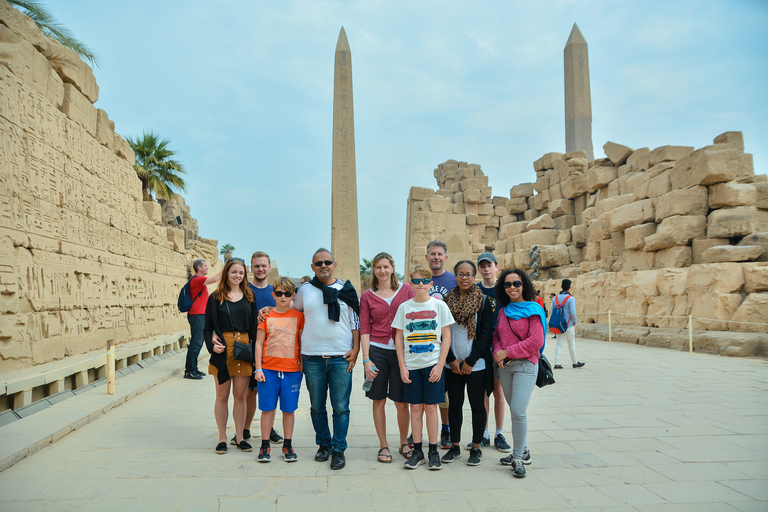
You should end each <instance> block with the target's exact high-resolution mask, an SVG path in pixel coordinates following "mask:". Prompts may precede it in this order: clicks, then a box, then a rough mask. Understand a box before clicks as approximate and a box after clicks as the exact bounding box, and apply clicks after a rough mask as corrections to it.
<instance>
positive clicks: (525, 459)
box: [522, 450, 533, 466]
mask: <svg viewBox="0 0 768 512" xmlns="http://www.w3.org/2000/svg"><path fill="white" fill-rule="evenodd" d="M522 461H523V464H525V465H526V466H527V465H529V464H530V463H531V462H533V459H532V458H531V452H529V451H528V450H525V451H524V452H523V457H522Z"/></svg>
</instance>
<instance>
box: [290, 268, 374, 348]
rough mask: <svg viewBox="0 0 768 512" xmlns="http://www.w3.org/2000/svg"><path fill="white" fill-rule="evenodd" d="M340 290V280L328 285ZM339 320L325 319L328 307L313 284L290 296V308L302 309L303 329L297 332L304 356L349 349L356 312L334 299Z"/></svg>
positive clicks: (356, 328)
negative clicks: (299, 332)
mask: <svg viewBox="0 0 768 512" xmlns="http://www.w3.org/2000/svg"><path fill="white" fill-rule="evenodd" d="M329 286H332V287H333V288H336V289H337V290H341V289H342V288H343V287H344V283H343V282H341V281H339V280H338V279H337V280H336V282H335V283H333V284H330V285H329ZM337 302H338V303H339V308H340V310H341V312H340V314H339V321H338V322H334V321H333V320H331V319H329V318H328V306H327V305H326V304H324V303H323V291H322V290H321V289H319V288H315V287H314V286H313V285H311V284H310V285H309V286H302V287H301V288H299V291H298V292H296V297H294V299H293V308H294V309H297V310H299V311H302V312H304V332H303V333H302V334H301V353H302V354H303V355H305V356H342V355H344V354H346V353H347V352H349V351H350V350H352V331H359V330H360V318H359V317H358V316H357V313H355V311H354V310H353V309H352V308H350V307H349V306H347V304H346V303H345V302H344V301H342V300H338V301H337Z"/></svg>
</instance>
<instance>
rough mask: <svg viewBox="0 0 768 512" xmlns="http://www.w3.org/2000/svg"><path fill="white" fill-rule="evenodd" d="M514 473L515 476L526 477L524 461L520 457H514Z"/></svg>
mask: <svg viewBox="0 0 768 512" xmlns="http://www.w3.org/2000/svg"><path fill="white" fill-rule="evenodd" d="M512 475H514V477H515V478H525V467H524V466H523V461H521V460H520V459H514V460H513V461H512Z"/></svg>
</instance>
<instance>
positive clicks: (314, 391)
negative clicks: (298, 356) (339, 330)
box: [302, 356, 352, 452]
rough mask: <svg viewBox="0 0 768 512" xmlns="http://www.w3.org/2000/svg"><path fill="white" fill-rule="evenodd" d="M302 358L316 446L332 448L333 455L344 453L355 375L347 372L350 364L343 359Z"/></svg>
mask: <svg viewBox="0 0 768 512" xmlns="http://www.w3.org/2000/svg"><path fill="white" fill-rule="evenodd" d="M302 357H303V358H304V379H305V380H306V382H307V391H309V402H310V416H311V417H312V426H313V427H314V429H315V443H317V444H318V445H320V446H330V447H331V451H332V452H343V451H344V450H346V449H347V431H348V430H349V395H350V394H351V392H352V372H347V367H348V366H349V364H348V363H347V362H346V361H345V360H344V358H343V357H341V356H336V357H329V358H327V359H326V358H324V357H323V356H302ZM329 391H330V394H331V407H332V408H333V438H331V431H330V430H329V429H328V413H327V412H326V409H325V404H326V402H327V399H328V392H329Z"/></svg>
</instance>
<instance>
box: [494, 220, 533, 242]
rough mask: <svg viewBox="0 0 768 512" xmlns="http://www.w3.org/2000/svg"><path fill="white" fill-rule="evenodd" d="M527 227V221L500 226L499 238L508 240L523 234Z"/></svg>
mask: <svg viewBox="0 0 768 512" xmlns="http://www.w3.org/2000/svg"><path fill="white" fill-rule="evenodd" d="M527 225H528V222H527V221H522V222H512V223H510V224H502V225H501V227H500V228H499V238H509V237H511V236H515V235H519V234H520V233H524V232H525V228H526V226H527Z"/></svg>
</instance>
